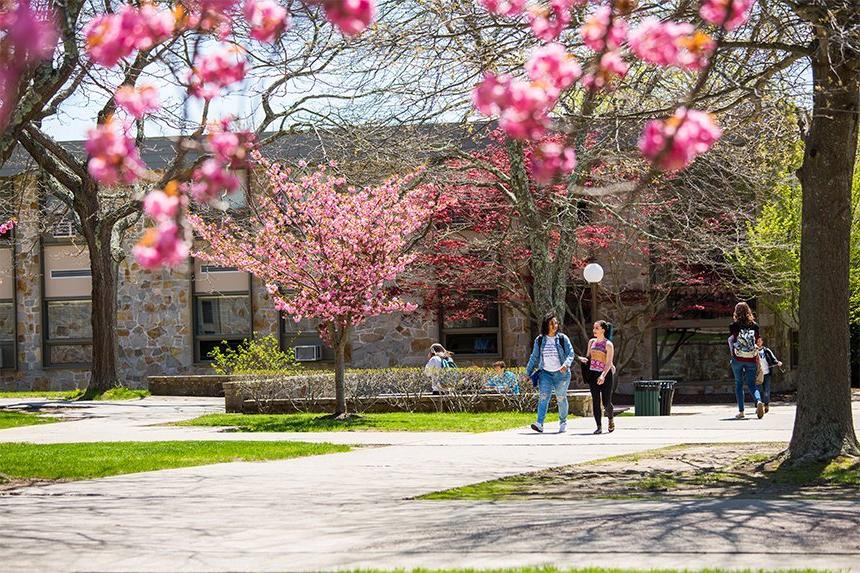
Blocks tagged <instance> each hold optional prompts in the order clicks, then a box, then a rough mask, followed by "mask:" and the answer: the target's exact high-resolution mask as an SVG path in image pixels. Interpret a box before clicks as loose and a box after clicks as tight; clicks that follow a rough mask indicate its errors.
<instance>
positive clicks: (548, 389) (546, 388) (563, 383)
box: [537, 370, 570, 426]
mask: <svg viewBox="0 0 860 573" xmlns="http://www.w3.org/2000/svg"><path fill="white" fill-rule="evenodd" d="M568 386H570V370H568V371H567V372H564V373H562V372H547V371H546V370H541V371H540V380H539V382H538V391H539V394H538V409H537V423H538V425H539V426H543V421H544V418H546V411H547V409H549V399H550V398H552V393H553V392H555V401H556V402H558V421H559V422H564V421H566V420H567V387H568Z"/></svg>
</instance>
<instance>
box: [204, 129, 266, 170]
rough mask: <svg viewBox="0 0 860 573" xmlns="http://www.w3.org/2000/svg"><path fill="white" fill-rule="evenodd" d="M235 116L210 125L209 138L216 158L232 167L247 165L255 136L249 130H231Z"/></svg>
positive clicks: (210, 147)
mask: <svg viewBox="0 0 860 573" xmlns="http://www.w3.org/2000/svg"><path fill="white" fill-rule="evenodd" d="M232 122H233V118H226V119H223V120H221V121H219V122H215V123H213V124H211V125H210V126H209V134H208V135H207V140H208V143H209V149H210V150H211V151H212V153H213V154H214V155H215V158H216V159H217V160H218V161H219V162H220V163H221V164H223V165H227V166H229V167H230V168H231V169H240V168H242V167H246V166H247V163H248V159H249V156H250V154H251V151H252V150H253V149H254V142H255V139H256V138H255V136H254V134H253V133H251V132H249V131H231V124H232Z"/></svg>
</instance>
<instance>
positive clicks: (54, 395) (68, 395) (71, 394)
mask: <svg viewBox="0 0 860 573" xmlns="http://www.w3.org/2000/svg"><path fill="white" fill-rule="evenodd" d="M78 395H80V390H67V391H65V392H56V391H49V390H45V391H38V390H24V391H21V392H17V391H10V392H0V398H51V399H52V400H71V399H72V398H75V397H77V396H78Z"/></svg>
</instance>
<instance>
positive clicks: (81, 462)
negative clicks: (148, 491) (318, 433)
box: [0, 441, 350, 480]
mask: <svg viewBox="0 0 860 573" xmlns="http://www.w3.org/2000/svg"><path fill="white" fill-rule="evenodd" d="M349 450H350V447H349V446H340V445H335V444H326V443H322V444H311V443H307V442H247V441H235V442H227V441H217V442H203V441H197V442H101V443H92V444H78V443H75V444H22V443H13V444H0V475H3V474H5V476H7V477H9V478H13V479H14V478H29V479H51V480H57V479H63V480H76V479H89V478H99V477H105V476H112V475H119V474H128V473H135V472H148V471H154V470H163V469H169V468H182V467H188V466H200V465H206V464H217V463H222V462H236V461H245V462H249V461H251V462H255V461H263V460H282V459H287V458H298V457H302V456H314V455H319V454H330V453H335V452H346V451H349Z"/></svg>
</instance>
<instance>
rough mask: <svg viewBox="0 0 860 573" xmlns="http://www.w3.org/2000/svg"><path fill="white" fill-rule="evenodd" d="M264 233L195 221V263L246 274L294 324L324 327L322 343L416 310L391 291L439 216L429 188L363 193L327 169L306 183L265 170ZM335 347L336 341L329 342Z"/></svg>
mask: <svg viewBox="0 0 860 573" xmlns="http://www.w3.org/2000/svg"><path fill="white" fill-rule="evenodd" d="M264 165H265V166H266V168H267V173H268V176H267V179H268V184H267V185H265V186H264V189H265V192H264V193H262V194H261V195H260V197H259V202H260V209H259V227H257V228H253V229H251V228H248V227H246V226H245V225H242V224H240V223H238V222H233V221H229V220H228V221H226V222H220V223H218V224H210V223H206V222H204V221H203V220H201V219H200V218H198V217H193V216H192V217H190V218H189V220H190V221H191V224H192V225H193V227H194V229H195V231H196V232H197V233H198V234H199V235H200V237H201V238H203V239H204V240H205V241H206V242H207V244H208V245H209V246H208V248H207V249H206V251H204V252H200V253H195V256H199V257H200V258H202V259H204V260H208V261H212V262H217V263H219V264H229V265H232V266H237V267H239V268H240V269H242V270H244V271H247V272H250V273H251V274H253V275H254V276H255V277H256V278H257V279H258V280H260V281H261V282H262V283H263V284H265V285H266V289H267V291H268V292H269V294H270V295H271V296H272V298H273V300H274V302H275V304H276V305H277V308H279V309H280V310H281V311H282V312H284V313H285V314H286V315H287V316H288V317H290V318H293V319H295V318H300V317H310V318H316V319H319V320H320V321H322V323H323V325H322V328H321V331H322V333H323V334H324V335H325V336H326V337H328V336H329V335H330V334H332V332H333V331H335V330H338V331H340V332H342V330H340V329H343V330H345V329H348V328H349V327H351V326H355V325H358V324H361V323H362V322H364V321H365V320H367V318H369V317H371V316H376V315H378V314H385V313H389V312H400V311H404V312H408V311H411V310H414V308H415V305H414V304H411V303H408V302H406V301H403V300H401V299H400V298H399V297H398V296H397V294H396V292H395V291H394V290H393V289H392V288H391V286H392V283H393V282H394V281H396V280H398V279H399V278H400V277H401V276H403V275H404V273H406V272H407V270H408V269H409V268H410V265H412V264H413V262H414V261H415V260H416V255H415V254H414V253H412V252H411V249H412V245H413V241H414V239H415V237H416V235H417V234H418V233H419V232H420V231H421V230H422V229H424V228H425V227H426V225H427V223H428V222H429V219H430V216H431V214H432V213H433V209H434V206H435V199H434V197H435V192H434V190H433V189H432V188H427V187H418V188H413V186H411V185H410V183H411V182H412V181H414V176H412V175H410V176H407V177H399V178H395V179H391V180H389V181H386V182H384V183H383V184H381V185H378V186H374V187H367V188H362V189H356V188H350V187H346V185H345V181H344V180H343V178H340V177H336V176H334V175H331V174H329V172H328V171H327V170H326V168H324V167H320V168H319V169H317V170H315V171H314V172H313V173H310V174H308V175H305V176H302V177H294V176H293V175H292V173H291V172H290V171H289V170H288V169H285V168H281V167H280V166H277V165H272V164H267V163H264ZM328 340H330V338H328Z"/></svg>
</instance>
